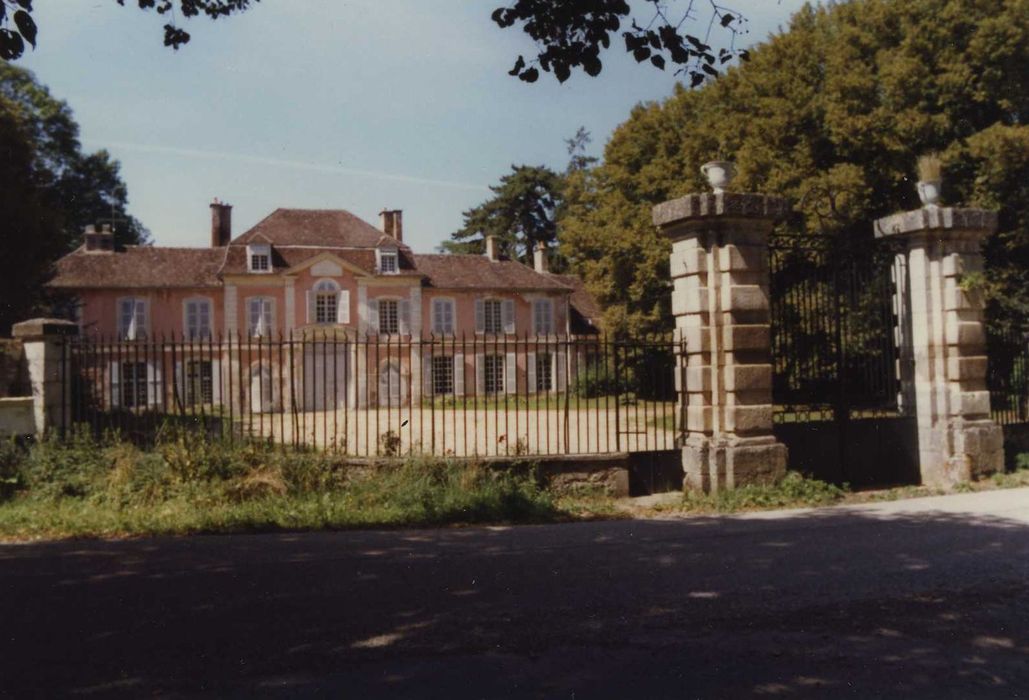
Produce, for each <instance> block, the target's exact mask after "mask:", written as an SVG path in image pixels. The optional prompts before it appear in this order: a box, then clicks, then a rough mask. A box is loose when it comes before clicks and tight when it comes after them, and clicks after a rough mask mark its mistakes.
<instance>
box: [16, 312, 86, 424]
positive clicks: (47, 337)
mask: <svg viewBox="0 0 1029 700" xmlns="http://www.w3.org/2000/svg"><path fill="white" fill-rule="evenodd" d="M11 331H12V332H11V335H13V336H14V337H15V338H19V339H20V340H21V341H22V346H23V347H24V348H25V360H26V363H27V364H28V370H29V383H30V384H31V386H32V404H33V411H32V412H33V417H34V421H35V426H36V435H37V436H39V437H43V436H44V435H46V434H47V433H50V432H53V431H57V432H59V433H62V432H63V431H64V429H65V428H66V427H68V426H69V425H70V424H71V421H72V417H71V387H70V386H67V382H68V381H70V378H71V373H70V372H69V371H68V367H69V365H70V360H71V356H70V350H69V348H68V347H67V338H69V337H71V336H73V335H76V334H78V332H79V327H78V326H77V325H75V324H74V323H72V322H71V321H63V320H60V319H54V318H34V319H31V320H29V321H22V322H21V323H16V324H14V326H13V328H12V329H11Z"/></svg>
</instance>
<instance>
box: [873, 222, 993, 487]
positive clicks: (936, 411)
mask: <svg viewBox="0 0 1029 700" xmlns="http://www.w3.org/2000/svg"><path fill="white" fill-rule="evenodd" d="M996 228H997V213H996V212H993V211H987V210H983V209H957V208H952V207H937V206H927V207H924V208H922V209H917V210H915V211H909V212H903V213H900V214H894V215H892V216H887V217H885V218H882V219H879V220H878V221H877V222H876V225H875V235H876V236H878V237H892V238H896V239H898V240H900V241H901V242H902V243H903V249H902V251H901V252H900V253H898V255H897V264H896V272H895V279H896V294H897V312H898V313H897V315H898V322H899V327H898V332H899V335H900V338H899V340H900V342H899V346H900V351H901V362H900V371H901V386H902V391H901V396H902V397H913V399H914V406H913V407H910V406H909V407H907V408H908V410H913V411H914V413H915V415H916V418H917V421H918V459H919V465H920V467H919V468H920V471H921V477H922V483H923V484H926V485H929V486H936V487H943V488H947V487H950V486H953V485H955V484H957V483H959V482H962V481H968V480H970V479H973V478H977V477H980V476H983V475H986V474H990V473H993V472H997V471H1002V470H1003V469H1004V436H1003V432H1002V430H1001V428H1000V426H998V425H997V424H996V423H994V422H993V420H991V419H990V392H989V391H988V390H987V387H986V364H987V357H986V333H985V329H984V327H983V297H982V293H981V292H979V291H977V290H975V289H974V288H972V286H970V285H968V284H967V281H968V280H967V279H966V276H967V275H969V274H971V273H978V272H981V271H982V269H983V258H982V253H981V252H980V246H981V245H982V240H983V238H985V237H986V236H987V235H988V234H990V233H992V232H993V231H994V230H995V229H996Z"/></svg>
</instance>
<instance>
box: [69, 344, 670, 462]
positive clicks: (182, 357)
mask: <svg viewBox="0 0 1029 700" xmlns="http://www.w3.org/2000/svg"><path fill="white" fill-rule="evenodd" d="M66 353H67V361H68V363H69V369H70V372H68V376H69V377H70V380H69V382H68V392H69V406H70V410H71V413H72V416H71V418H72V421H71V423H73V424H85V425H88V426H89V427H90V428H91V429H92V430H93V431H94V432H97V433H102V432H104V431H116V432H118V433H121V434H124V435H126V436H128V437H131V438H132V439H134V440H142V441H145V440H150V439H153V437H154V436H155V435H156V434H157V433H158V432H159V431H160V429H161V428H162V427H164V426H166V425H169V424H185V425H189V426H193V427H202V428H203V429H205V430H208V431H212V432H215V433H220V434H223V435H225V436H226V437H227V438H228V439H231V440H236V439H242V438H248V439H254V438H257V439H265V440H269V441H273V442H276V443H279V444H283V445H292V446H309V447H318V448H324V449H329V450H333V451H336V452H339V453H343V454H347V455H352V456H361V457H382V456H401V455H408V454H427V455H453V456H499V455H508V456H511V455H555V454H594V453H613V452H638V451H653V450H664V449H673V448H675V447H676V445H677V437H678V434H679V430H680V426H681V424H682V421H681V415H680V412H679V409H678V408H677V405H676V393H675V373H676V372H677V371H680V372H681V371H682V368H683V367H684V363H685V359H684V358H685V352H684V349H683V348H682V347H680V346H679V345H677V343H676V342H675V341H674V340H673V339H672V337H671V336H645V337H634V338H605V337H596V336H538V337H537V336H522V337H514V336H505V335H499V336H491V335H478V334H477V335H472V336H453V335H451V336H442V337H441V336H431V337H423V338H417V337H407V336H399V337H398V336H355V335H354V334H353V333H349V334H348V333H344V332H342V331H335V330H332V329H325V330H323V329H315V330H307V331H304V332H299V333H294V334H290V335H287V336H282V337H274V338H273V337H267V336H266V337H261V338H244V337H241V336H236V337H226V338H217V339H216V338H210V337H208V338H194V339H183V338H176V337H167V338H166V337H157V338H146V339H138V340H131V341H127V340H120V339H112V338H104V337H96V336H84V337H79V338H75V339H71V340H69V341H68V343H67V346H66Z"/></svg>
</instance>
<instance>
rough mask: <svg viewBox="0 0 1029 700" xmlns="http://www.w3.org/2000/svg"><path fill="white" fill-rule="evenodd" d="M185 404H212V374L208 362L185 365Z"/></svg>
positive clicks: (194, 361)
mask: <svg viewBox="0 0 1029 700" xmlns="http://www.w3.org/2000/svg"><path fill="white" fill-rule="evenodd" d="M186 403H187V404H189V405H191V406H195V405H197V404H202V403H208V404H209V403H214V372H213V371H212V366H211V361H210V360H190V361H189V362H187V363H186Z"/></svg>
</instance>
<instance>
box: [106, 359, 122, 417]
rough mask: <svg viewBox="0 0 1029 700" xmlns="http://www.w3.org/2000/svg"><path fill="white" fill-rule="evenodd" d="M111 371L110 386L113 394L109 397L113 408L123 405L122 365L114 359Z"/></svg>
mask: <svg viewBox="0 0 1029 700" xmlns="http://www.w3.org/2000/svg"><path fill="white" fill-rule="evenodd" d="M109 371H110V377H109V381H108V386H109V390H110V392H111V395H110V396H109V397H108V398H110V405H111V408H117V407H119V406H121V365H120V364H118V363H117V362H114V361H112V362H111V367H110V370H109Z"/></svg>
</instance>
